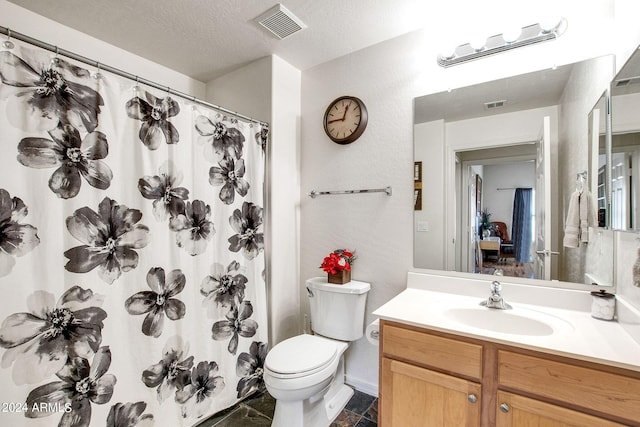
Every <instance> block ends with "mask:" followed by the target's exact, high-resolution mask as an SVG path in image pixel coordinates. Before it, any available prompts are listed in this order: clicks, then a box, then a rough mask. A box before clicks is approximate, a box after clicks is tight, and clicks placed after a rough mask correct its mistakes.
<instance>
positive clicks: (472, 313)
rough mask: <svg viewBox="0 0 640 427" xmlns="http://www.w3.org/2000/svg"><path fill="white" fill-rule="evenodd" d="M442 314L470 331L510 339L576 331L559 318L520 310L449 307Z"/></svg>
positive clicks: (538, 312)
mask: <svg viewBox="0 0 640 427" xmlns="http://www.w3.org/2000/svg"><path fill="white" fill-rule="evenodd" d="M442 314H443V316H444V317H445V318H447V319H449V320H452V321H454V322H456V323H459V324H462V325H465V326H468V327H471V328H475V329H482V330H485V331H492V332H497V333H502V334H510V335H527V336H545V335H553V334H556V333H564V332H567V331H571V330H573V326H572V325H571V324H570V323H569V322H567V321H565V320H563V319H560V318H559V317H556V316H552V315H550V314H546V313H543V312H541V311H537V310H529V309H526V308H521V307H516V308H513V309H511V310H497V309H491V308H486V307H482V306H478V307H448V308H445V309H444V310H443V311H442Z"/></svg>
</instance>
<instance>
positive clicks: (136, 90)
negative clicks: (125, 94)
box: [133, 76, 140, 96]
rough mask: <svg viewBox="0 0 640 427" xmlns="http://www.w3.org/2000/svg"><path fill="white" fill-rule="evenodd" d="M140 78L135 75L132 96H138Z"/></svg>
mask: <svg viewBox="0 0 640 427" xmlns="http://www.w3.org/2000/svg"><path fill="white" fill-rule="evenodd" d="M139 83H140V78H139V77H138V76H136V84H135V85H134V86H133V96H138V91H139V90H140V86H139Z"/></svg>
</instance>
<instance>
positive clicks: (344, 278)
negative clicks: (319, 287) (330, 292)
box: [327, 270, 351, 285]
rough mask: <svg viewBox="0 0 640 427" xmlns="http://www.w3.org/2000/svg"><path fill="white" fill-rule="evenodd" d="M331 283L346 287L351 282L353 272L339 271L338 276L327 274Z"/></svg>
mask: <svg viewBox="0 0 640 427" xmlns="http://www.w3.org/2000/svg"><path fill="white" fill-rule="evenodd" d="M327 277H328V281H329V283H333V284H334V285H344V284H345V283H348V282H350V281H351V270H338V272H337V273H336V274H331V273H327Z"/></svg>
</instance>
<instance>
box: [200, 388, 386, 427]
mask: <svg viewBox="0 0 640 427" xmlns="http://www.w3.org/2000/svg"><path fill="white" fill-rule="evenodd" d="M275 405H276V401H275V399H274V398H273V397H271V396H270V395H269V393H267V392H266V390H265V391H262V392H259V393H256V395H254V396H252V397H250V398H248V399H246V400H244V401H242V402H240V403H239V404H237V405H235V406H233V407H231V408H229V409H226V410H224V411H222V412H220V413H218V414H216V415H214V416H213V417H211V418H208V419H206V420H204V421H201V422H200V423H199V424H196V426H194V427H253V426H270V425H271V419H272V418H273V412H274V409H275ZM377 421H378V399H377V398H376V397H374V396H369V395H368V394H365V393H362V392H359V391H357V390H356V391H355V393H354V395H353V397H352V398H351V400H350V401H349V403H347V406H346V407H345V409H344V410H343V411H342V412H341V413H340V415H338V418H336V420H335V421H334V422H333V423H332V424H331V427H377V425H378V422H377Z"/></svg>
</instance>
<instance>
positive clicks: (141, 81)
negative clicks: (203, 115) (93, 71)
mask: <svg viewBox="0 0 640 427" xmlns="http://www.w3.org/2000/svg"><path fill="white" fill-rule="evenodd" d="M0 33H2V34H4V35H6V36H7V38H8V39H9V40H10V39H11V38H14V39H16V40H20V41H23V42H25V43H29V44H31V45H34V46H37V47H40V48H42V49H45V50H48V51H50V52H54V53H55V54H56V55H62V56H66V57H67V58H71V59H74V60H76V61H79V62H82V63H84V64H87V65H91V66H93V67H96V68H97V69H98V70H103V71H108V72H110V73H113V74H116V75H118V76H120V77H124V78H126V79H129V80H133V81H135V82H136V83H139V84H144V85H146V86H151V87H153V88H155V89H159V90H162V91H165V92H167V93H169V94H171V95H175V96H179V97H181V98H184V99H187V100H189V101H191V102H193V103H196V104H200V105H203V106H205V107H209V108H212V109H214V110H217V111H220V112H222V113H225V114H230V115H233V116H235V117H238V118H240V119H244V120H247V121H249V122H254V123H259V124H261V125H262V126H266V127H269V124H268V123H266V122H263V121H261V120H258V119H254V118H252V117H249V116H245V115H244V114H240V113H237V112H235V111H231V110H228V109H226V108H224V107H221V106H219V105H215V104H212V103H210V102H207V101H204V100H202V99H199V98H196V97H195V96H192V95H189V94H186V93H184V92H180V91H177V90H174V89H171V88H170V87H169V86H162V85H160V84H158V83H156V82H153V81H151V80H147V79H144V78H142V77H139V76H136V75H135V74H131V73H128V72H126V71H122V70H120V69H118V68H115V67H111V66H109V65H106V64H103V63H102V62H98V61H94V60H93V59H89V58H87V57H84V56H82V55H78V54H77V53H73V52H70V51H68V50H65V49H61V48H59V47H58V46H55V45H52V44H50V43H46V42H43V41H41V40H38V39H35V38H33V37H30V36H27V35H26V34H22V33H18V32H15V31H13V30H11V29H9V28H7V27H3V26H0Z"/></svg>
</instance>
